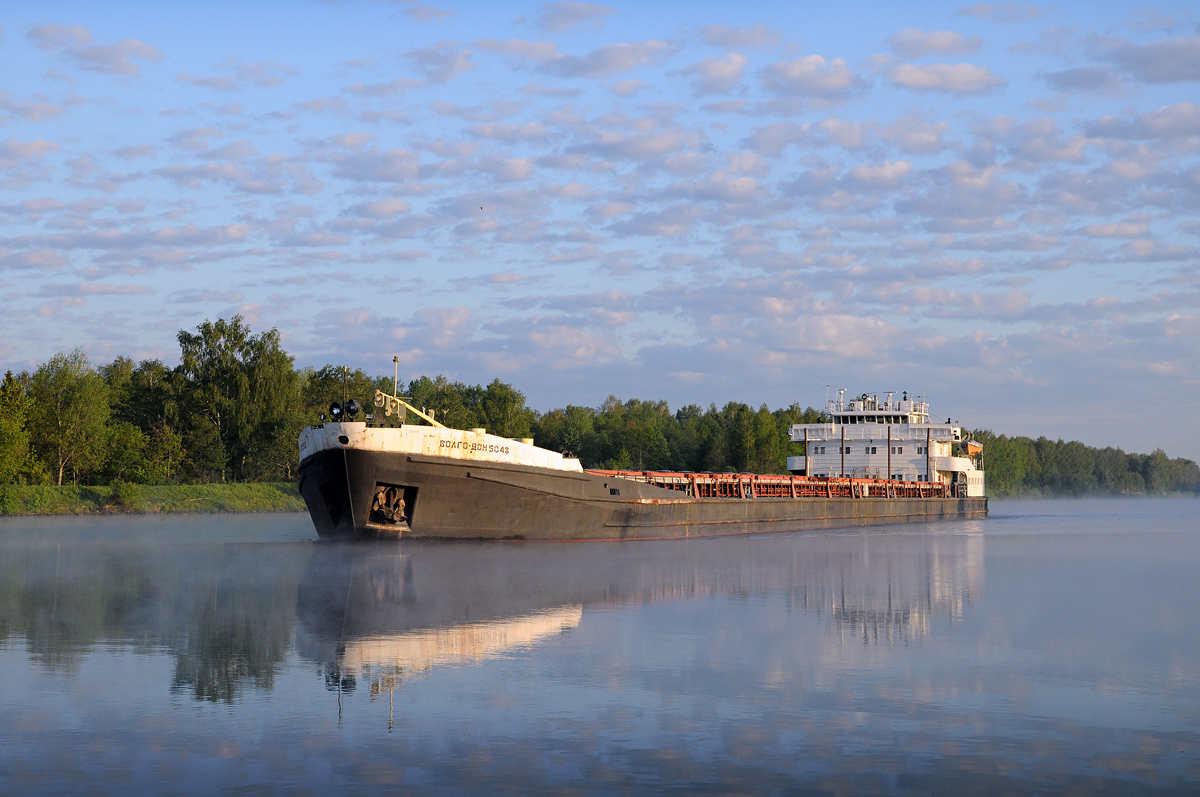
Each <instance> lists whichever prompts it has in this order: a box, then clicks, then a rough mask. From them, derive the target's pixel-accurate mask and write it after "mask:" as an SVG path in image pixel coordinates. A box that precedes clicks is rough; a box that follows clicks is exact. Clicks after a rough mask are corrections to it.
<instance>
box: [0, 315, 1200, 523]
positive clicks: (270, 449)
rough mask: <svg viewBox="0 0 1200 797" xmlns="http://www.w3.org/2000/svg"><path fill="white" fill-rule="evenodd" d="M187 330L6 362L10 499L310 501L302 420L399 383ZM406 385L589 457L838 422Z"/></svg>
mask: <svg viewBox="0 0 1200 797" xmlns="http://www.w3.org/2000/svg"><path fill="white" fill-rule="evenodd" d="M176 340H177V341H178V344H179V350H180V357H179V360H180V361H179V365H178V366H176V367H174V368H169V367H167V366H166V365H164V364H163V363H162V362H161V361H160V360H142V361H141V362H136V363H135V362H134V361H133V360H132V359H130V358H129V357H117V358H116V359H115V360H113V361H112V362H111V363H107V364H102V365H100V366H98V367H93V365H92V364H91V363H90V362H89V360H88V357H87V355H86V354H85V353H84V351H83V350H82V349H75V350H74V351H71V352H61V353H59V354H56V355H54V356H53V357H51V358H50V360H49V361H47V362H45V363H43V364H41V365H39V366H38V367H37V368H36V369H35V370H34V371H33V372H32V373H31V372H28V371H22V372H21V373H19V374H14V373H13V372H12V371H11V370H9V371H8V372H7V373H6V374H5V375H4V378H3V381H2V382H0V515H6V514H7V515H11V514H83V513H89V512H112V511H128V512H155V511H157V512H252V511H291V510H293V509H295V510H297V511H300V510H303V508H304V506H303V501H302V500H301V499H300V497H299V496H298V494H297V491H296V488H295V481H296V477H297V469H298V466H299V462H298V458H299V452H298V451H297V446H296V441H297V438H298V437H299V434H300V431H301V429H303V428H304V427H305V426H307V425H309V424H312V423H317V422H319V421H320V420H322V419H323V418H324V415H323V413H325V412H328V408H329V406H330V404H331V403H332V402H334V401H341V400H342V399H343V394H344V393H345V395H346V396H347V397H349V398H354V399H357V400H358V401H359V402H360V403H361V404H362V405H363V406H364V407H365V410H366V412H367V413H373V412H374V411H375V408H374V406H373V397H374V393H375V391H376V390H377V389H378V390H382V391H383V392H385V393H391V392H393V389H394V388H393V375H392V374H386V375H379V376H371V375H369V374H368V373H366V372H365V371H363V370H361V369H355V370H347V371H344V370H343V368H342V367H341V366H337V365H332V364H331V365H326V366H325V367H323V368H320V369H314V368H299V369H297V368H296V367H295V362H294V359H293V358H292V357H291V355H289V354H288V353H287V352H286V351H284V350H283V349H282V347H281V345H280V336H279V332H278V331H277V330H274V329H272V330H269V331H267V332H262V333H259V334H254V333H253V332H252V331H251V330H250V327H249V326H248V325H246V324H245V323H244V321H243V319H242V318H241V317H240V316H234V317H233V319H232V320H228V321H227V320H225V319H219V320H217V321H215V322H211V321H205V322H204V323H202V324H200V325H199V326H197V327H196V330H195V332H189V331H187V330H180V331H179V333H178V334H177V335H176ZM399 387H400V392H401V393H402V394H403V395H405V396H406V397H407V398H408V400H409V402H410V403H411V404H413V405H414V406H416V407H421V408H423V409H424V410H426V411H427V412H428V413H430V414H432V415H433V416H434V417H436V418H437V420H438V421H440V422H442V423H444V424H446V425H447V426H450V427H453V428H458V429H470V428H476V427H483V428H486V429H487V430H488V431H489V432H490V433H492V434H495V435H498V436H500V437H508V438H513V439H520V438H525V437H530V438H533V440H534V443H535V444H536V445H538V446H541V447H543V448H547V449H550V450H551V451H559V452H563V453H567V454H570V455H572V456H576V457H578V458H579V460H580V461H581V463H582V464H583V466H584V467H585V468H604V469H613V470H666V471H699V472H703V471H709V472H715V473H727V472H739V473H783V472H785V471H786V460H787V457H789V456H795V455H798V454H802V453H804V452H803V450H802V449H803V445H802V444H797V443H792V442H791V441H790V440H789V439H788V430H789V429H790V427H791V426H792V425H793V424H796V423H817V422H821V421H826V420H828V418H827V416H826V415H825V414H824V412H823V411H821V410H818V409H815V408H813V407H803V406H801V405H800V404H796V403H794V404H792V405H791V406H788V407H783V408H779V409H776V410H771V409H770V408H768V407H767V405H765V404H763V405H762V406H760V407H758V408H757V409H756V408H754V407H753V406H751V405H749V404H745V403H742V402H736V401H730V402H728V403H726V404H725V405H724V406H722V407H718V406H717V405H716V404H710V405H709V406H708V407H707V408H705V407H701V406H699V405H696V404H690V405H687V406H683V407H678V408H676V409H674V410H672V409H671V407H670V406H668V404H667V402H665V401H654V400H651V401H647V400H642V399H627V400H621V399H619V398H617V397H616V396H609V397H608V398H607V399H605V400H604V401H603V402H602V403H601V405H600V406H599V407H586V406H575V405H568V406H566V407H562V408H558V409H553V410H550V411H548V412H538V411H537V410H534V409H532V408H530V407H528V406H526V404H525V395H524V394H523V393H521V392H520V391H519V390H517V389H516V388H514V387H513V386H512V385H509V384H506V383H504V382H502V381H500V380H499V379H494V380H492V382H491V383H489V384H488V385H486V386H483V385H467V384H464V383H462V382H451V381H449V380H448V379H447V378H446V377H444V376H437V377H434V378H430V377H428V376H421V377H418V378H416V379H413V380H411V381H408V382H401V383H400V385H399ZM380 420H383V421H385V422H395V419H394V418H388V419H383V418H381V419H380ZM413 420H414V421H415V420H416V419H413ZM881 431H882V430H881ZM971 434H972V435H973V436H974V437H975V439H976V440H978V441H979V442H980V443H982V444H983V466H984V469H985V471H986V472H987V491H988V495H989V496H991V497H995V498H1005V497H1044V498H1055V497H1067V496H1085V495H1112V496H1118V495H1126V496H1153V495H1173V494H1182V495H1198V494H1200V467H1197V465H1196V463H1195V462H1193V461H1191V460H1188V459H1182V458H1171V457H1169V456H1167V454H1166V453H1165V452H1164V451H1162V450H1161V449H1159V450H1156V451H1154V452H1153V453H1150V454H1137V453H1126V452H1125V451H1122V450H1121V449H1119V448H1113V447H1107V448H1095V447H1092V446H1088V445H1086V444H1084V443H1081V442H1079V441H1070V442H1064V441H1063V440H1050V439H1047V438H1045V437H1040V438H1037V439H1032V438H1029V437H1021V436H1013V437H1009V436H1006V435H997V434H994V433H992V432H991V431H989V430H985V429H979V430H974V431H973V432H971Z"/></svg>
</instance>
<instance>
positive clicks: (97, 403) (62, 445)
mask: <svg viewBox="0 0 1200 797" xmlns="http://www.w3.org/2000/svg"><path fill="white" fill-rule="evenodd" d="M108 393H109V390H108V385H107V384H105V382H104V380H103V379H102V378H101V377H100V375H99V374H97V373H96V372H95V371H93V370H92V367H91V364H90V363H89V362H88V358H87V355H86V354H85V353H84V352H83V350H82V349H75V350H74V351H72V352H68V353H62V352H60V353H58V354H56V355H54V356H53V357H51V358H50V360H49V362H47V363H45V364H43V365H41V366H39V367H38V369H37V371H35V372H34V374H33V380H32V383H31V385H30V396H31V398H32V399H33V404H32V409H31V411H30V416H29V427H30V434H31V438H32V443H33V448H34V450H35V451H36V452H37V453H38V455H39V457H40V458H41V459H42V461H43V462H44V463H45V464H46V466H47V468H48V469H49V470H50V472H51V473H52V474H54V476H55V478H56V479H57V482H58V484H59V485H61V484H62V483H63V478H64V477H65V475H66V474H67V473H68V472H70V474H71V478H72V481H75V482H78V481H79V479H80V477H81V476H84V477H86V476H87V475H88V474H89V473H92V472H94V471H97V470H99V468H100V467H101V466H102V465H103V462H104V442H105V425H106V424H107V422H108V417H109V405H108Z"/></svg>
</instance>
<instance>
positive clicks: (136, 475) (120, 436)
mask: <svg viewBox="0 0 1200 797" xmlns="http://www.w3.org/2000/svg"><path fill="white" fill-rule="evenodd" d="M105 447H106V448H107V451H108V455H107V457H106V461H105V464H104V481H105V483H107V484H112V483H113V482H115V481H123V482H130V483H132V484H150V483H151V469H150V463H149V462H148V461H147V459H146V448H147V440H146V435H144V434H142V430H141V429H139V428H137V427H136V426H134V425H133V424H132V423H129V422H128V421H117V422H115V423H112V424H110V425H109V426H108V428H107V429H106V430H105Z"/></svg>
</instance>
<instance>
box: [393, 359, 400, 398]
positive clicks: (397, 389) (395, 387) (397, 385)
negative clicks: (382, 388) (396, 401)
mask: <svg viewBox="0 0 1200 797" xmlns="http://www.w3.org/2000/svg"><path fill="white" fill-rule="evenodd" d="M392 362H393V363H394V364H395V366H396V375H395V377H394V378H393V379H392V395H393V396H399V395H400V358H399V357H397V356H396V355H392Z"/></svg>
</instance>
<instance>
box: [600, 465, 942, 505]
mask: <svg viewBox="0 0 1200 797" xmlns="http://www.w3.org/2000/svg"><path fill="white" fill-rule="evenodd" d="M588 473H594V474H596V475H598V476H608V477H610V478H616V479H628V480H629V481H635V482H641V483H643V484H650V485H653V486H655V487H662V488H664V489H667V490H675V491H678V492H681V493H684V494H685V495H687V496H689V497H691V498H947V497H950V492H949V490H947V488H946V486H945V485H944V484H942V483H941V482H908V481H898V480H894V479H854V478H834V477H830V478H822V477H819V476H787V475H777V474H759V473H676V472H670V471H651V470H599V469H588Z"/></svg>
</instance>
